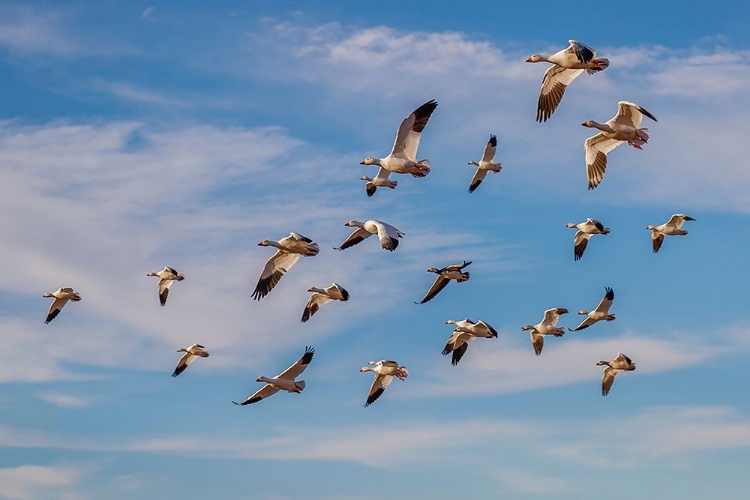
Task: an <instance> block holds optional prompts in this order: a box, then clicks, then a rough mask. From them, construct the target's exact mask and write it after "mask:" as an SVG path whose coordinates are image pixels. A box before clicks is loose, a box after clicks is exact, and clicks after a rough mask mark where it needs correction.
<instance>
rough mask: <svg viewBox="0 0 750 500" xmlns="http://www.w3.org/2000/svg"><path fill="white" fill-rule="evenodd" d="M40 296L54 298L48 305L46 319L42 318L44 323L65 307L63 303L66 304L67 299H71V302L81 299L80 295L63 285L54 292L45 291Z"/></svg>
mask: <svg viewBox="0 0 750 500" xmlns="http://www.w3.org/2000/svg"><path fill="white" fill-rule="evenodd" d="M42 297H52V298H54V299H55V300H53V301H52V304H50V306H49V311H48V312H47V319H45V320H44V324H45V325H46V324H48V323H49V322H50V321H52V320H53V319H55V318H56V317H57V315H58V314H60V311H62V308H63V307H65V304H67V303H68V301H69V300H72V301H73V302H78V301H79V300H81V296H80V295H79V294H78V293H77V292H74V291H73V289H72V288H63V287H60V288H58V289H57V290H55V291H54V292H47V293H45V294H44V295H42Z"/></svg>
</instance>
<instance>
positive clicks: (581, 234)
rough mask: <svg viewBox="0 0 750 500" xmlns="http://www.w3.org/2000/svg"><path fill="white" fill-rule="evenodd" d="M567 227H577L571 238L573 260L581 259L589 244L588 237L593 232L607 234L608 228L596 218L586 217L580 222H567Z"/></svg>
mask: <svg viewBox="0 0 750 500" xmlns="http://www.w3.org/2000/svg"><path fill="white" fill-rule="evenodd" d="M567 227H570V228H575V229H578V231H576V235H575V237H574V239H573V260H581V257H583V252H585V251H586V246H587V245H588V244H589V238H591V237H592V236H593V235H595V234H609V228H608V227H604V224H602V223H601V222H599V221H598V220H596V219H586V221H585V222H581V223H580V224H573V223H572V222H571V223H569V224H568V226H567Z"/></svg>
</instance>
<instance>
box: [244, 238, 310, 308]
mask: <svg viewBox="0 0 750 500" xmlns="http://www.w3.org/2000/svg"><path fill="white" fill-rule="evenodd" d="M299 258H300V254H298V253H291V252H284V251H283V250H277V251H276V253H275V254H273V255H272V256H271V257H270V258H269V259H268V260H267V261H266V266H265V267H264V268H263V272H262V273H260V278H259V279H258V284H257V285H255V291H254V292H253V295H252V297H253V298H254V299H255V300H260V299H262V298H263V297H265V296H266V295H268V294H269V293H270V292H271V290H273V287H275V286H276V283H278V282H279V280H280V279H281V277H282V276H284V273H286V272H287V271H289V269H291V267H292V266H293V265H294V264H295V263H296V262H297V261H298V260H299Z"/></svg>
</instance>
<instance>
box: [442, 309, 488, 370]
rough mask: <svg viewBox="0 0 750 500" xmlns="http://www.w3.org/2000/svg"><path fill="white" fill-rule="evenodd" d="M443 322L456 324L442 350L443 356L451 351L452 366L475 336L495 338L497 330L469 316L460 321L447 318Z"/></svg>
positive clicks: (459, 359)
mask: <svg viewBox="0 0 750 500" xmlns="http://www.w3.org/2000/svg"><path fill="white" fill-rule="evenodd" d="M445 324H446V325H450V324H453V325H456V328H455V329H454V330H453V333H451V336H450V338H448V343H447V344H445V349H443V352H442V354H443V356H447V355H448V354H450V353H453V359H452V360H451V364H452V365H453V366H456V365H457V364H458V362H459V361H461V358H462V357H463V356H464V353H465V352H466V349H468V348H469V342H471V341H472V340H474V339H476V338H485V339H491V338H497V331H496V330H495V329H494V328H492V327H491V326H490V325H488V324H487V323H485V322H484V321H482V320H481V319H480V320H479V321H477V322H476V323H474V322H473V321H471V320H470V319H469V318H465V319H463V320H460V321H455V320H452V319H449V320H447V321H446V322H445Z"/></svg>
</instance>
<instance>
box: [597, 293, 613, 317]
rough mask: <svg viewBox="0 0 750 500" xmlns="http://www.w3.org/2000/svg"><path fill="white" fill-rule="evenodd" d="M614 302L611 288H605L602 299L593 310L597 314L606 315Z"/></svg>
mask: <svg viewBox="0 0 750 500" xmlns="http://www.w3.org/2000/svg"><path fill="white" fill-rule="evenodd" d="M614 300H615V292H614V290H612V289H611V288H609V287H607V288H605V289H604V297H603V298H602V300H601V302H599V305H598V306H596V309H594V310H595V311H596V312H598V313H608V312H609V308H610V307H611V306H612V302H613V301H614Z"/></svg>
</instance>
